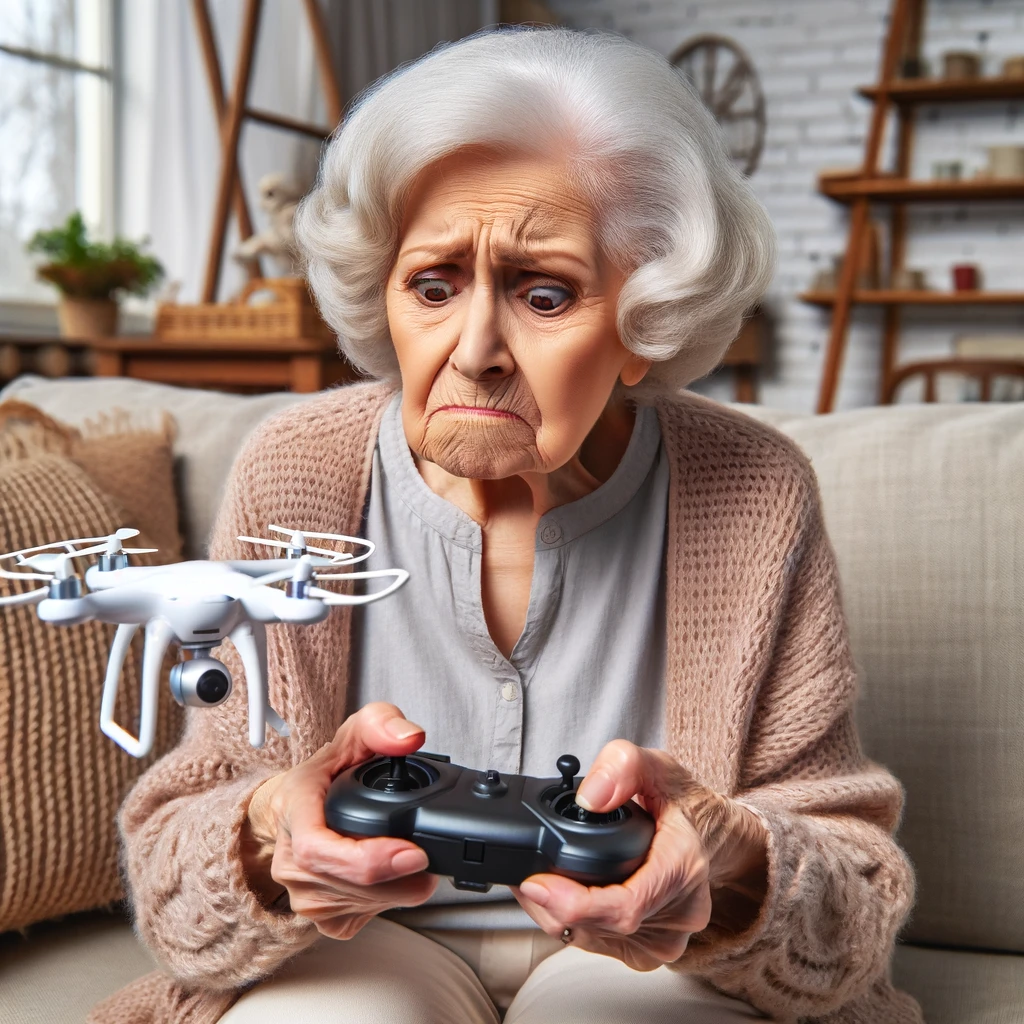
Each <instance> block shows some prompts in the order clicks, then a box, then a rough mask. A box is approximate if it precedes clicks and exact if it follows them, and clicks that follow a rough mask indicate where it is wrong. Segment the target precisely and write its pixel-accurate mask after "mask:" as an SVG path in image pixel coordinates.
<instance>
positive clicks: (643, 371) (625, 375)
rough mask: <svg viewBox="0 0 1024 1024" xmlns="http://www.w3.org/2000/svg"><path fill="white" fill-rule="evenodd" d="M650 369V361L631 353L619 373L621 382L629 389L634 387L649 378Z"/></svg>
mask: <svg viewBox="0 0 1024 1024" xmlns="http://www.w3.org/2000/svg"><path fill="white" fill-rule="evenodd" d="M650 368H651V360H650V359H644V358H643V357H642V356H638V355H634V354H633V353H630V355H629V358H628V359H627V360H626V363H625V365H624V366H623V367H622V369H621V370H620V371H619V380H621V381H622V383H623V384H624V385H625V386H626V387H627V388H631V387H634V386H635V385H637V384H639V383H640V381H642V380H643V379H644V377H646V376H647V371H648V370H649V369H650Z"/></svg>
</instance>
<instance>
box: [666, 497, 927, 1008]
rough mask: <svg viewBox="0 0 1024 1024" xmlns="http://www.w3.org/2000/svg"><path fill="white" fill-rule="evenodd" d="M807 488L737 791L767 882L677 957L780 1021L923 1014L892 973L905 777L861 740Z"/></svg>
mask: <svg viewBox="0 0 1024 1024" xmlns="http://www.w3.org/2000/svg"><path fill="white" fill-rule="evenodd" d="M810 492H811V493H810V494H809V496H808V497H807V501H806V507H805V512H804V515H803V516H802V517H801V519H802V526H801V529H800V536H799V539H798V540H797V543H796V546H795V548H794V550H793V553H792V555H791V557H790V559H789V563H788V564H789V567H790V569H789V572H790V578H789V585H788V587H787V591H786V596H785V598H784V601H783V604H782V609H781V613H780V618H779V621H778V628H777V632H776V636H775V643H774V650H773V654H772V657H771V660H770V664H769V669H768V673H767V676H766V678H765V679H764V681H763V684H762V687H761V691H760V693H759V697H758V700H757V704H756V707H755V711H754V715H753V717H752V720H751V728H750V734H749V741H748V746H747V750H746V754H745V757H744V760H743V768H742V776H741V779H740V788H739V791H738V792H737V793H736V794H735V799H737V800H739V801H740V802H741V803H742V804H744V805H745V806H746V807H748V808H750V809H752V810H753V811H755V813H757V815H758V816H759V817H760V819H761V821H762V823H763V824H764V825H765V827H766V830H767V835H768V889H767V895H766V897H765V899H764V901H763V903H762V905H761V908H760V912H759V915H758V918H757V920H756V921H755V923H754V924H753V925H752V926H751V927H750V928H748V929H746V930H745V931H744V932H742V933H741V934H738V935H737V934H734V933H728V932H726V931H725V930H724V929H716V928H715V927H714V925H712V926H709V928H707V929H706V930H705V931H704V932H702V933H700V934H699V935H695V936H694V937H693V940H692V942H691V945H690V948H689V949H688V950H687V952H686V954H685V955H684V957H683V958H682V960H681V961H680V962H679V965H678V966H679V968H681V969H684V970H691V971H696V972H698V973H700V974H701V975H703V976H704V977H706V978H707V979H708V980H710V981H711V982H712V983H713V984H715V985H716V986H717V987H719V988H721V989H722V990H724V991H726V992H729V993H731V994H735V995H736V996H738V997H740V998H743V999H746V1000H747V1001H748V1002H750V1003H752V1004H753V1005H754V1006H756V1007H757V1008H759V1009H761V1010H762V1011H764V1012H766V1013H768V1014H769V1015H771V1016H772V1018H773V1019H775V1020H779V1021H784V1022H795V1021H797V1020H800V1021H806V1022H810V1021H829V1020H836V1021H840V1020H841V1021H843V1022H844V1024H845V1022H849V1024H854V1022H856V1024H869V1022H872V1021H877V1020H879V1018H878V1016H877V1014H875V1015H873V1013H872V1009H871V1008H872V1006H876V1007H877V1006H879V1005H884V1006H885V1008H886V1011H885V1012H886V1017H885V1020H886V1024H904V1022H906V1024H912V1022H914V1024H917V1022H920V1021H921V1016H920V1011H919V1010H918V1008H917V1006H916V1004H915V1003H914V1002H913V1000H911V999H909V998H908V997H905V996H902V995H901V994H898V993H896V992H895V991H894V990H893V989H892V987H891V985H890V984H889V960H890V957H891V954H892V949H893V943H894V941H895V936H896V933H897V931H898V930H899V928H900V926H901V924H902V923H903V921H904V919H905V918H906V916H907V914H908V912H909V909H910V907H911V904H912V902H913V893H914V880H913V873H912V870H911V868H910V865H909V863H908V861H907V859H906V857H905V856H904V854H903V853H902V851H901V850H900V849H899V847H898V846H897V845H896V843H895V842H894V841H893V838H892V833H893V831H894V830H895V827H896V825H897V823H898V820H899V816H900V813H901V809H902V802H903V794H902V789H901V787H900V784H899V783H898V782H897V781H896V779H894V778H893V776H892V775H890V774H889V773H888V772H887V771H886V770H885V769H884V768H882V767H880V766H879V765H876V764H873V763H872V762H870V761H868V760H867V759H866V758H865V757H864V756H863V754H862V752H861V749H860V745H859V742H858V739H857V733H856V726H855V723H854V718H853V705H854V700H855V693H856V673H855V669H854V666H853V661H852V658H851V654H850V647H849V641H848V636H847V629H846V623H845V620H844V617H843V613H842V608H841V604H840V596H839V585H838V576H837V571H836V565H835V558H834V555H833V552H832V549H831V546H830V544H829V541H828V538H827V536H826V534H825V530H824V526H823V523H822V517H821V511H820V503H819V499H818V495H817V489H816V487H814V486H812V487H811V488H810ZM896 1006H899V1007H901V1009H900V1011H899V1015H898V1016H892V1013H893V1008H894V1007H896ZM840 1007H842V1008H843V1010H842V1012H841V1014H840V1015H839V1016H835V1017H833V1016H832V1014H833V1013H834V1012H835V1011H837V1010H839V1008H840Z"/></svg>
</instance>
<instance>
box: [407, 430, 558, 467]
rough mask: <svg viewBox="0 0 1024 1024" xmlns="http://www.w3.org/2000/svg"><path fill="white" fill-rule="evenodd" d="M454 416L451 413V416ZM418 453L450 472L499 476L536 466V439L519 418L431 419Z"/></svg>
mask: <svg viewBox="0 0 1024 1024" xmlns="http://www.w3.org/2000/svg"><path fill="white" fill-rule="evenodd" d="M453 419H454V417H453ZM419 455H420V456H421V457H422V458H424V459H426V460H427V461H428V462H433V463H434V464H435V465H436V466H440V467H441V469H443V470H444V471H445V472H446V473H451V474H452V475H453V476H461V477H466V478H467V479H472V480H502V479H504V478H505V477H509V476H515V475H516V474H517V473H528V472H530V471H532V470H535V469H536V468H537V464H538V454H537V441H536V438H535V437H534V433H533V430H532V429H531V428H530V427H529V426H528V425H527V424H526V423H524V422H523V421H522V420H518V419H516V420H512V419H508V420H506V419H501V420H494V421H491V422H485V423H467V422H466V420H465V419H462V418H460V421H459V422H457V423H456V422H445V423H439V422H437V421H436V420H435V421H433V422H432V423H431V425H430V426H429V427H428V428H427V431H426V433H425V435H424V437H423V444H422V447H421V450H420V452H419Z"/></svg>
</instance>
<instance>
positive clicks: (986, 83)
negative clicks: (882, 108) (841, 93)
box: [857, 78, 1024, 105]
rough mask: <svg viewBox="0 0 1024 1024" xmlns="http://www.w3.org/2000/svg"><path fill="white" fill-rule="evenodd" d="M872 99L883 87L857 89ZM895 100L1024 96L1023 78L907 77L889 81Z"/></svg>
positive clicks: (977, 100)
mask: <svg viewBox="0 0 1024 1024" xmlns="http://www.w3.org/2000/svg"><path fill="white" fill-rule="evenodd" d="M857 92H858V93H860V95H861V96H863V97H864V98H865V99H869V100H877V99H878V98H879V97H880V96H881V95H882V89H881V86H877V85H866V86H863V87H862V88H860V89H858V90H857ZM887 94H888V96H889V99H890V100H892V102H893V103H899V104H907V105H909V104H911V103H983V102H985V101H986V100H1021V99H1024V78H965V79H961V80H959V81H952V82H951V81H947V80H946V79H945V78H907V79H902V80H897V81H895V82H892V83H890V85H889V88H888V90H887Z"/></svg>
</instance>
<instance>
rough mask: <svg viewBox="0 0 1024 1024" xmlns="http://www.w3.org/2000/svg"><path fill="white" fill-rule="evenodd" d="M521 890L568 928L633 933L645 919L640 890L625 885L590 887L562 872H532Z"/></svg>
mask: <svg viewBox="0 0 1024 1024" xmlns="http://www.w3.org/2000/svg"><path fill="white" fill-rule="evenodd" d="M520 890H521V891H522V892H523V893H525V894H526V896H527V898H529V899H531V900H532V901H533V902H534V903H536V904H539V905H540V906H541V907H542V908H543V909H544V911H545V912H546V913H547V914H550V915H551V917H552V918H554V919H555V920H556V921H559V922H561V924H562V926H563V927H565V928H574V929H575V928H588V929H592V930H602V931H608V932H615V933H616V934H619V935H632V934H633V932H635V931H636V930H637V928H639V927H640V924H641V923H642V922H643V919H644V908H643V907H642V906H641V905H640V904H639V901H638V898H637V895H636V893H634V892H632V891H630V890H628V889H626V888H624V887H623V886H621V885H606V886H592V887H589V888H588V887H587V886H583V885H580V884H579V882H574V881H573V880H572V879H571V878H563V877H562V876H561V875H531V877H530V878H528V879H526V881H524V882H523V884H522V885H521V886H520Z"/></svg>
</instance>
